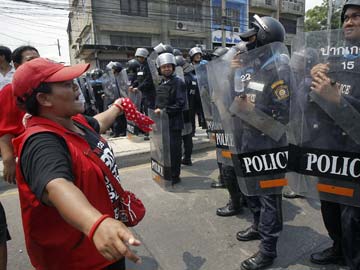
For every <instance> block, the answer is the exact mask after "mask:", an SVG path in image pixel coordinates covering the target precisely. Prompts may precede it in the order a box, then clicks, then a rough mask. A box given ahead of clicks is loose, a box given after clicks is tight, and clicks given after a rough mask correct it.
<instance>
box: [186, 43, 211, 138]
mask: <svg viewBox="0 0 360 270" xmlns="http://www.w3.org/2000/svg"><path fill="white" fill-rule="evenodd" d="M202 55H203V52H202V50H201V48H200V47H194V48H192V49H191V50H190V51H189V56H190V62H191V64H192V65H193V66H196V65H201V64H204V63H206V61H205V60H202ZM189 74H190V75H191V76H192V77H193V78H192V79H191V80H192V89H191V96H190V99H189V106H190V111H191V121H192V124H193V134H195V128H196V127H195V116H196V115H197V117H198V122H199V126H201V127H202V128H203V129H206V128H207V127H206V122H205V117H204V112H203V108H202V105H201V98H200V92H199V87H198V85H197V78H196V72H195V69H194V70H193V71H191V72H190V73H189Z"/></svg>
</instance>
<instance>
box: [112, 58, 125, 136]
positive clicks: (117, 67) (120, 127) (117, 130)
mask: <svg viewBox="0 0 360 270" xmlns="http://www.w3.org/2000/svg"><path fill="white" fill-rule="evenodd" d="M122 70H123V66H122V65H121V63H119V62H115V63H114V64H113V65H112V72H113V74H114V78H115V100H116V99H118V98H121V97H124V96H123V95H122V94H121V91H120V85H119V83H120V82H119V80H118V76H119V74H120V72H121V71H122ZM115 100H114V101H115ZM126 126H127V121H126V117H125V114H121V115H120V116H118V117H117V118H116V120H115V122H114V124H113V126H112V130H113V132H114V135H113V136H114V137H119V136H121V137H123V136H126Z"/></svg>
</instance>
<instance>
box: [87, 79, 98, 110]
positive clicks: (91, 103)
mask: <svg viewBox="0 0 360 270" xmlns="http://www.w3.org/2000/svg"><path fill="white" fill-rule="evenodd" d="M84 87H85V92H86V95H84V96H85V101H86V104H85V114H87V115H95V114H97V110H96V106H95V94H94V90H93V88H92V86H91V77H90V75H88V74H87V75H86V77H85V84H84Z"/></svg>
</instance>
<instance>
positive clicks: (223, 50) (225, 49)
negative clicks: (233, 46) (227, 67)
mask: <svg viewBox="0 0 360 270" xmlns="http://www.w3.org/2000/svg"><path fill="white" fill-rule="evenodd" d="M228 51H229V48H228V47H218V48H216V49H215V51H213V52H212V53H211V58H217V57H221V56H223V55H224V54H226V53H227V52H228Z"/></svg>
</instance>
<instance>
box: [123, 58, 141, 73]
mask: <svg viewBox="0 0 360 270" xmlns="http://www.w3.org/2000/svg"><path fill="white" fill-rule="evenodd" d="M139 67H140V63H139V61H138V60H136V59H131V60H129V61H128V62H127V63H126V68H127V69H128V70H130V71H136V70H137V69H138V68H139Z"/></svg>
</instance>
